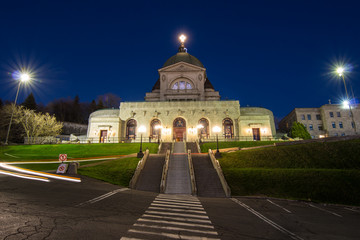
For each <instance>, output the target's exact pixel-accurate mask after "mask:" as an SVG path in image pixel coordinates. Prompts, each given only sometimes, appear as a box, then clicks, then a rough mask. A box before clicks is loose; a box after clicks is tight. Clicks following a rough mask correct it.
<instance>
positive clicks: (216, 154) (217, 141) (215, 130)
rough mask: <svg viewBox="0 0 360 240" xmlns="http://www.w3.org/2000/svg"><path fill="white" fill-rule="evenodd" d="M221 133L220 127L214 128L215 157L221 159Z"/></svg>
mask: <svg viewBox="0 0 360 240" xmlns="http://www.w3.org/2000/svg"><path fill="white" fill-rule="evenodd" d="M220 131H221V128H220V127H219V126H215V127H213V132H214V133H216V153H215V157H221V153H220V151H219V137H218V135H219V132H220Z"/></svg>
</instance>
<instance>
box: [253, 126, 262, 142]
mask: <svg viewBox="0 0 360 240" xmlns="http://www.w3.org/2000/svg"><path fill="white" fill-rule="evenodd" d="M252 131H253V139H254V141H260V129H259V128H253V129H252Z"/></svg>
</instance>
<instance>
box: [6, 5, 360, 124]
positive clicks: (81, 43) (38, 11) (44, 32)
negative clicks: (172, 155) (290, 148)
mask: <svg viewBox="0 0 360 240" xmlns="http://www.w3.org/2000/svg"><path fill="white" fill-rule="evenodd" d="M359 9H360V3H358V1H355V0H354V1H341V2H340V1H315V0H312V1H300V0H291V1H232V2H229V1H161V2H160V1H107V0H104V1H68V2H65V1H16V0H14V1H6V2H2V4H1V8H0V33H1V37H0V67H1V69H0V70H1V74H0V94H1V95H0V98H1V99H2V100H3V101H4V100H11V101H13V100H14V98H15V93H16V82H15V81H14V80H13V79H11V76H10V75H9V72H11V71H13V70H14V69H16V67H15V66H16V64H18V65H20V64H24V65H26V64H27V65H29V64H30V65H31V66H33V68H34V69H35V70H36V71H37V74H36V81H35V82H34V84H33V85H32V86H31V89H29V88H27V89H22V91H21V93H20V98H19V102H22V101H23V100H24V98H25V97H26V96H27V95H28V94H29V93H30V91H32V92H33V93H34V95H35V99H36V101H37V102H42V103H43V104H46V103H48V102H49V101H52V100H53V99H58V98H62V97H65V98H66V97H71V98H73V97H74V96H75V95H76V94H78V95H79V96H80V100H81V101H91V100H92V99H96V97H97V96H98V95H102V94H105V93H109V92H111V93H114V94H117V95H119V96H120V97H121V98H122V99H123V101H142V100H143V97H144V96H145V93H146V92H149V91H151V88H152V86H153V85H154V83H155V82H156V80H157V78H158V72H157V70H158V69H159V68H161V67H162V65H163V63H164V62H165V61H166V60H167V59H168V58H169V57H171V56H172V55H174V54H176V52H177V48H178V45H179V43H178V40H177V38H178V36H179V35H180V34H181V33H184V34H186V35H187V37H188V41H187V42H186V47H187V48H188V52H189V53H190V54H192V55H194V56H196V57H197V58H198V59H199V60H200V61H201V62H202V63H203V64H204V66H205V67H206V69H207V74H208V78H209V79H210V81H211V82H212V84H213V86H214V87H215V89H216V90H218V91H220V95H221V96H222V99H236V100H239V101H240V104H241V105H242V106H246V105H250V106H261V107H265V108H268V109H270V110H272V111H273V112H274V115H275V116H277V117H283V116H285V115H286V114H287V113H289V112H290V111H291V110H292V109H293V108H295V107H319V106H321V105H323V104H326V103H327V102H328V99H331V100H332V102H333V103H336V102H339V101H340V99H341V98H342V97H343V95H344V90H343V89H344V87H343V85H342V83H341V81H339V79H337V78H334V77H333V76H332V75H331V74H330V72H331V71H332V69H331V66H332V65H333V64H335V63H336V62H339V61H343V62H345V63H347V64H349V65H348V66H349V67H350V68H351V72H350V73H348V74H347V76H346V79H347V80H351V84H352V87H353V89H354V93H355V95H356V96H359V94H360V93H359V91H360V84H359V77H360V75H359V71H360V31H359V29H360V14H359Z"/></svg>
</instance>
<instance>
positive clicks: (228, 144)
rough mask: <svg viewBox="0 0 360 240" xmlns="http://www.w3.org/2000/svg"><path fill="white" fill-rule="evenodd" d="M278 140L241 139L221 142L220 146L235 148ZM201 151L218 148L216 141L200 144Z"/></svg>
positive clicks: (262, 144) (268, 143)
mask: <svg viewBox="0 0 360 240" xmlns="http://www.w3.org/2000/svg"><path fill="white" fill-rule="evenodd" d="M276 142H278V141H239V142H219V148H233V147H239V148H244V147H256V146H264V145H272V144H274V143H276ZM200 148H201V152H203V153H205V152H208V151H209V149H216V142H209V143H208V142H207V143H202V144H201V145H200Z"/></svg>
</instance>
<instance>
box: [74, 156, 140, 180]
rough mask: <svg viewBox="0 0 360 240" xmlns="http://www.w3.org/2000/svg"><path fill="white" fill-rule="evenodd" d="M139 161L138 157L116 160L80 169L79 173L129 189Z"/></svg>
mask: <svg viewBox="0 0 360 240" xmlns="http://www.w3.org/2000/svg"><path fill="white" fill-rule="evenodd" d="M139 160H140V159H139V158H136V157H133V158H123V159H115V160H111V161H107V162H105V163H103V164H100V165H97V166H92V167H86V168H80V169H79V170H78V172H79V173H80V174H81V175H85V176H89V177H92V178H96V179H100V180H103V181H106V182H109V183H112V184H116V185H120V186H124V187H128V186H129V182H130V180H131V178H132V176H133V174H134V172H135V169H136V166H137V164H138V162H139Z"/></svg>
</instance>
